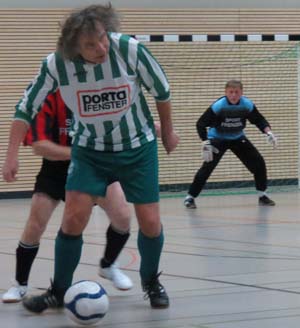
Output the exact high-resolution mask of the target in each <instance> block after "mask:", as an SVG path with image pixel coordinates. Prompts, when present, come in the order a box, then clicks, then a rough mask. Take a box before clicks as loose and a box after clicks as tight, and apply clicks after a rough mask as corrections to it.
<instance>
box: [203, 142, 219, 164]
mask: <svg viewBox="0 0 300 328" xmlns="http://www.w3.org/2000/svg"><path fill="white" fill-rule="evenodd" d="M214 153H215V154H218V153H219V149H218V148H216V147H215V146H213V145H212V144H211V143H210V140H205V141H204V142H203V143H202V158H203V160H204V162H207V163H209V162H211V161H212V160H213V159H214Z"/></svg>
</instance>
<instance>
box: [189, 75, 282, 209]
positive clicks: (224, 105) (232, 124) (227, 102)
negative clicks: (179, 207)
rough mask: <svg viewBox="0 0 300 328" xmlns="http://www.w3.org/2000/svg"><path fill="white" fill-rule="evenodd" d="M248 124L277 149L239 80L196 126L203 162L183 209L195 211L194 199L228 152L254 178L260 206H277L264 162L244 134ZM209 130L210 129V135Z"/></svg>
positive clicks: (230, 86)
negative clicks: (272, 195)
mask: <svg viewBox="0 0 300 328" xmlns="http://www.w3.org/2000/svg"><path fill="white" fill-rule="evenodd" d="M247 120H248V121H249V122H250V123H252V124H255V125H256V126H257V128H258V129H259V130H260V131H261V132H262V133H265V134H266V136H267V140H268V142H269V143H270V144H271V145H272V146H273V147H274V148H275V147H276V146H277V139H276V137H275V136H274V134H273V133H272V131H271V127H270V124H269V123H268V122H267V120H266V119H265V118H264V117H263V115H262V114H261V113H260V112H259V111H258V110H257V108H256V106H255V104H254V103H253V102H252V101H251V100H250V99H248V98H247V97H245V96H243V85H242V83H241V82H240V81H236V80H231V81H228V82H227V83H226V86H225V96H223V97H221V98H219V99H218V100H216V101H215V102H214V103H213V104H212V105H211V106H210V107H209V108H208V109H207V110H206V111H205V112H204V113H203V114H202V115H201V117H200V118H199V120H198V122H197V131H198V134H199V137H200V139H201V140H202V141H203V143H202V154H203V160H204V162H203V164H202V166H201V168H200V169H199V170H198V172H197V173H196V175H195V177H194V181H193V183H192V184H191V186H190V188H189V191H188V194H187V196H186V198H185V200H184V205H185V206H186V207H187V208H196V204H195V200H194V198H196V197H197V196H198V195H199V194H200V192H201V190H202V189H203V187H204V185H205V183H206V181H207V179H208V178H209V177H210V175H211V173H212V172H213V170H214V169H215V167H216V166H217V165H218V163H219V161H220V160H221V158H222V156H223V155H224V154H225V152H226V151H227V150H228V149H230V150H231V151H232V152H233V153H234V154H235V155H236V156H237V157H238V158H239V159H240V161H241V162H242V163H243V164H244V165H245V166H246V168H247V169H248V170H249V171H250V172H251V173H252V174H253V176H254V180H255V186H256V189H257V191H258V195H259V199H258V202H259V204H260V205H266V206H273V205H275V202H274V201H273V200H271V199H270V198H269V197H268V196H267V194H266V190H267V169H266V164H265V161H264V159H263V157H262V156H261V154H260V153H259V152H258V150H257V149H256V148H255V147H254V145H253V144H252V143H251V142H250V140H249V139H248V138H247V137H246V136H245V133H244V128H245V126H246V121H247ZM207 127H208V128H209V129H208V131H207Z"/></svg>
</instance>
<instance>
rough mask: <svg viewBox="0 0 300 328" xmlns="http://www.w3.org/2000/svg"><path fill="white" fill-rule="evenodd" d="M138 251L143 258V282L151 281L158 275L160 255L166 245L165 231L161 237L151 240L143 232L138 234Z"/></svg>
mask: <svg viewBox="0 0 300 328" xmlns="http://www.w3.org/2000/svg"><path fill="white" fill-rule="evenodd" d="M137 242H138V249H139V252H140V256H141V266H140V275H141V279H142V281H143V282H147V281H151V280H152V279H153V277H155V276H156V275H157V272H158V266H159V260H160V254H161V251H162V247H163V244H164V234H163V230H161V233H160V235H159V236H157V237H154V238H149V237H147V236H145V235H144V234H143V233H142V231H141V230H139V233H138V240H137Z"/></svg>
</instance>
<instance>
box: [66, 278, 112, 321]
mask: <svg viewBox="0 0 300 328" xmlns="http://www.w3.org/2000/svg"><path fill="white" fill-rule="evenodd" d="M64 303H65V312H66V313H67V315H68V317H69V318H70V319H72V320H73V321H75V322H76V323H79V324H81V325H93V324H95V323H97V322H98V321H99V320H100V319H101V318H103V317H104V316H105V314H106V312H107V311H108V308H109V299H108V296H107V293H106V291H105V289H104V288H103V287H102V286H101V285H100V284H98V283H97V282H95V281H91V280H82V281H79V282H76V283H75V284H73V285H72V286H71V287H70V288H69V289H68V290H67V292H66V294H65V298H64Z"/></svg>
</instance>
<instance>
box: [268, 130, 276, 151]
mask: <svg viewBox="0 0 300 328" xmlns="http://www.w3.org/2000/svg"><path fill="white" fill-rule="evenodd" d="M267 141H268V143H269V144H270V145H272V146H273V148H274V149H275V148H276V147H277V144H278V141H277V138H276V136H275V135H274V134H273V132H272V131H268V132H267Z"/></svg>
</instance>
